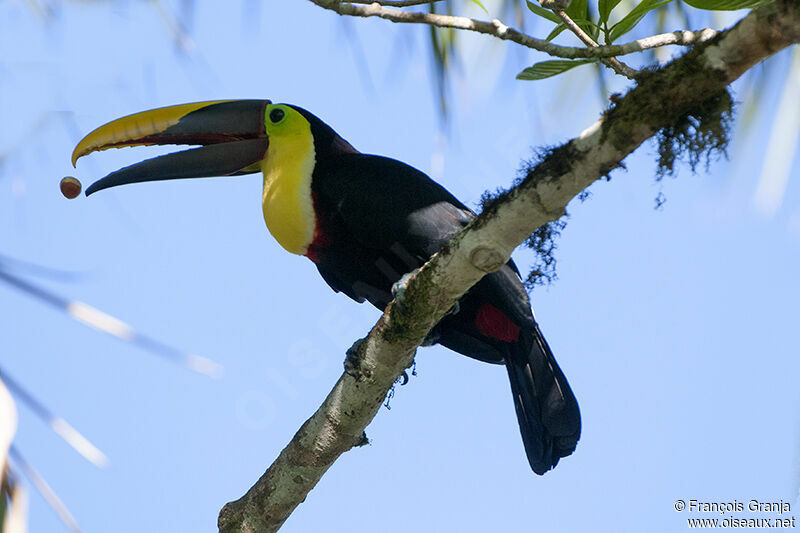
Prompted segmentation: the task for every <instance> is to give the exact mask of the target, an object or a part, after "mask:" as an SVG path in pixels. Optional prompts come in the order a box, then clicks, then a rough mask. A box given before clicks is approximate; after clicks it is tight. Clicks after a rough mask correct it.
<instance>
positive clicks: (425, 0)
mask: <svg viewBox="0 0 800 533" xmlns="http://www.w3.org/2000/svg"><path fill="white" fill-rule="evenodd" d="M441 1H442V0H351V2H350V3H351V4H380V5H382V6H388V7H412V6H423V5H425V4H432V3H434V2H441Z"/></svg>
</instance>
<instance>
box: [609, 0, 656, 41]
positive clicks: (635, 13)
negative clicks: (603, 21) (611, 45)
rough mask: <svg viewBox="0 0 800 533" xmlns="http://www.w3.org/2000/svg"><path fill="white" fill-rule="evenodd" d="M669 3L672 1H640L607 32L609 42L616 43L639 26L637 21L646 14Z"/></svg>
mask: <svg viewBox="0 0 800 533" xmlns="http://www.w3.org/2000/svg"><path fill="white" fill-rule="evenodd" d="M670 2H672V0H642V1H641V2H639V4H638V5H637V6H636V7H634V8H633V9H632V10H631V12H630V13H628V14H627V15H625V16H624V17H623V18H622V20H620V21H619V22H617V23H616V24H614V25H613V26H612V27H611V30H610V31H609V32H608V38H609V41H610V42H613V41H616V40H617V39H619V38H620V37H622V36H623V35H625V34H626V33H628V32H629V31H631V30H632V29H633V28H634V26H636V25H637V24H639V21H640V20H642V17H644V16H645V15H646V14H647V13H649V12H650V11H652V10H654V9H656V8H659V7H661V6H663V5H666V4H669V3H670Z"/></svg>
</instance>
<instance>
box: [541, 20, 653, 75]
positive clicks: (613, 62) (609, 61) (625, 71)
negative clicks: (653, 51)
mask: <svg viewBox="0 0 800 533" xmlns="http://www.w3.org/2000/svg"><path fill="white" fill-rule="evenodd" d="M555 14H556V16H557V17H558V18H560V19H561V21H562V22H563V23H564V25H565V26H566V27H567V29H569V31H571V32H572V33H574V34H575V35H577V36H578V39H580V40H581V41H582V42H583V43H584V44H585V45H586V46H590V47H592V48H599V47H600V45H599V44H597V43H596V42H595V41H594V39H592V38H591V37H590V36H589V35H588V34H587V33H586V32H585V31H583V30H582V29H581V27H580V26H578V25H577V24H575V21H573V20H572V19H571V18H570V16H569V15H567V13H566V12H565V11H556V12H555ZM600 62H601V63H602V64H604V65H605V66H607V67H608V68H610V69H612V70H613V71H614V72H616V73H617V74H620V75H622V76H625V77H626V78H628V79H629V80H632V79H634V78H635V77H636V74H638V73H639V71H638V70H634V69H632V68H631V67H629V66H628V65H626V64H625V63H623V62H622V61H620V60H618V59H616V58H613V57H609V58H603V59H601V60H600Z"/></svg>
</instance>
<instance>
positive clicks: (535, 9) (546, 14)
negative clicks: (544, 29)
mask: <svg viewBox="0 0 800 533" xmlns="http://www.w3.org/2000/svg"><path fill="white" fill-rule="evenodd" d="M528 9H530V10H531V13H533V14H534V15H539V16H540V17H542V18H546V19H547V20H549V21H550V22H555V23H556V24H559V23H560V22H561V19H560V18H558V17H557V16H556V14H555V13H553V12H552V11H550V10H549V9H545V8H543V7H542V6H540V5H539V4H535V3H533V2H530V1H528Z"/></svg>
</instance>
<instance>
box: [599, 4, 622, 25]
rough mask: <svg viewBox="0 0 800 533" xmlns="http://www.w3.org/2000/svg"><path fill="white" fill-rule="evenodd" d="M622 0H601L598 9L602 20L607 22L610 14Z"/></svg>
mask: <svg viewBox="0 0 800 533" xmlns="http://www.w3.org/2000/svg"><path fill="white" fill-rule="evenodd" d="M620 1H621V0H599V1H598V3H597V9H598V11H599V12H600V22H607V21H608V16H609V15H610V14H611V12H612V11H613V10H614V8H615V7H617V4H619V3H620Z"/></svg>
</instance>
